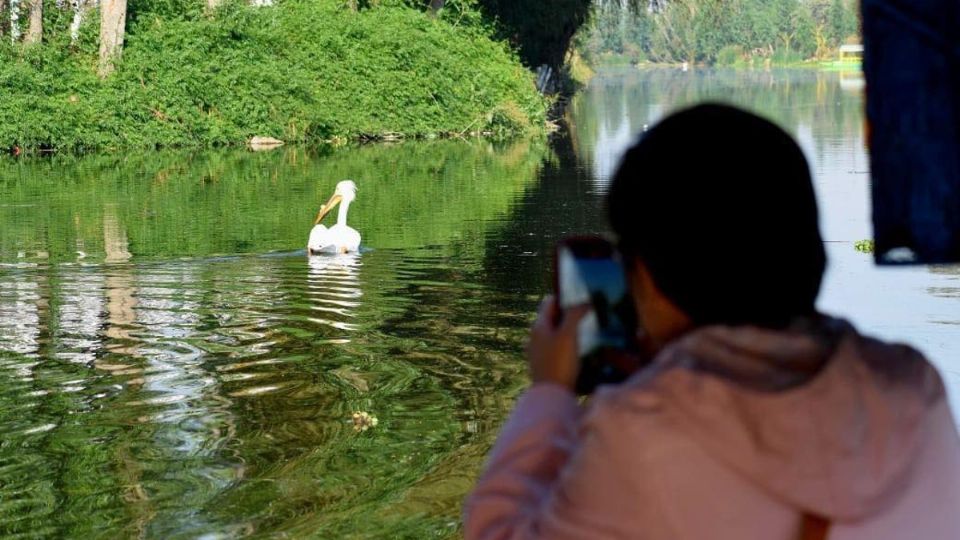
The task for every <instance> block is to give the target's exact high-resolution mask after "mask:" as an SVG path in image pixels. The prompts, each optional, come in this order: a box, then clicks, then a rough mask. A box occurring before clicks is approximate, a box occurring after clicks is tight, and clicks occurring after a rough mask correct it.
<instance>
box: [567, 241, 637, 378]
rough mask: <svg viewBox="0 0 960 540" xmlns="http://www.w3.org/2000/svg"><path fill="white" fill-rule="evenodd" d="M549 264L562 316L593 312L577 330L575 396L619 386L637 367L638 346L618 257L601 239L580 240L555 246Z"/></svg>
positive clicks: (631, 305) (634, 319)
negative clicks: (585, 308)
mask: <svg viewBox="0 0 960 540" xmlns="http://www.w3.org/2000/svg"><path fill="white" fill-rule="evenodd" d="M554 260H555V268H554V279H555V287H554V288H555V290H556V294H557V301H558V303H559V305H560V311H561V317H562V314H563V312H564V311H565V310H567V309H569V308H571V307H574V306H578V305H582V304H590V306H591V308H592V309H591V310H590V312H589V313H588V314H587V315H586V316H585V317H584V318H583V320H582V321H581V322H580V326H579V328H578V329H577V346H578V348H579V350H578V353H579V357H580V375H579V377H578V379H577V384H576V391H577V393H579V394H590V393H592V392H593V390H594V389H595V388H596V387H597V386H598V385H601V384H615V383H619V382H622V381H624V380H625V379H626V378H627V377H629V376H630V375H631V374H632V373H633V372H634V371H636V370H637V369H638V368H639V354H638V352H639V347H638V344H637V338H636V335H637V316H636V310H635V307H634V303H633V297H632V295H631V294H630V287H629V282H628V280H627V274H626V269H625V268H624V265H623V261H622V259H621V257H620V254H619V252H618V251H617V250H616V248H615V247H614V245H613V244H612V243H611V242H610V241H608V240H606V239H605V238H603V237H599V236H580V237H572V238H567V239H565V240H563V241H561V242H560V243H559V244H557V250H556V257H555V259H554Z"/></svg>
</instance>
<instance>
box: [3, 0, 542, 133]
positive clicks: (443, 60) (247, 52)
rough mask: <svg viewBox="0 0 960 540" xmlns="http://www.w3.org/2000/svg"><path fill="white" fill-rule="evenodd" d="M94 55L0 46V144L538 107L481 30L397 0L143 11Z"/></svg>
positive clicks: (441, 118) (526, 81) (384, 122)
mask: <svg viewBox="0 0 960 540" xmlns="http://www.w3.org/2000/svg"><path fill="white" fill-rule="evenodd" d="M170 5H175V2H172V3H171V4H170ZM188 15H189V14H188ZM89 30H94V29H88V33H89ZM81 45H82V44H81ZM95 63H96V53H95V47H89V48H88V47H85V46H81V47H79V48H71V47H70V46H69V45H68V44H66V43H64V44H56V43H51V44H49V45H45V46H42V47H31V48H29V50H27V49H23V50H21V49H18V48H13V47H11V46H9V45H0V95H2V96H4V99H2V100H0V148H3V147H10V146H13V145H20V146H24V147H28V148H29V147H33V148H36V147H51V148H72V149H86V148H103V147H121V146H136V147H156V146H189V145H226V144H234V143H240V142H242V141H245V140H246V139H248V138H250V137H251V136H254V135H266V136H273V137H277V138H280V139H283V140H286V141H307V140H317V139H331V138H343V137H346V138H358V137H362V136H376V135H378V134H381V133H387V132H390V133H400V134H403V135H406V136H417V135H424V134H430V133H460V132H463V131H466V130H476V131H496V132H498V133H505V132H507V131H509V132H516V131H523V130H528V129H534V128H536V127H537V126H541V125H542V124H543V121H544V118H545V112H544V102H543V100H542V98H541V96H540V95H539V94H538V93H537V92H536V89H535V88H534V84H533V76H532V74H530V73H529V72H528V71H527V70H526V69H524V68H523V67H522V65H521V64H520V62H519V61H518V59H517V58H516V55H515V54H514V53H513V52H512V51H511V50H510V49H509V48H508V47H507V46H506V45H505V44H503V43H501V42H497V41H495V40H493V39H492V38H491V37H490V32H489V29H486V28H485V27H483V26H482V25H466V26H455V25H454V24H451V23H449V22H447V21H445V20H443V19H434V18H431V17H430V16H429V15H427V14H426V13H424V12H422V11H420V10H415V9H411V8H408V7H405V6H402V5H380V6H377V7H373V8H369V9H363V10H360V11H357V12H354V11H351V10H349V9H345V8H344V6H343V3H342V2H340V1H337V0H289V1H287V2H283V3H281V4H279V5H277V6H276V7H272V8H251V7H246V6H244V5H242V4H239V3H231V4H227V5H225V6H223V7H222V8H220V9H219V10H217V12H216V14H215V16H213V17H193V16H184V17H182V18H169V17H163V16H160V15H155V14H154V15H149V17H148V16H147V15H142V16H140V17H139V18H138V19H137V24H136V26H135V27H133V28H132V29H131V33H130V34H129V36H128V39H127V43H126V47H125V50H124V53H123V59H122V61H121V62H120V64H119V66H118V69H117V71H116V73H115V74H114V75H113V76H111V77H110V78H109V79H107V80H106V81H100V80H99V79H97V78H96V76H95V75H94V66H95ZM505 104H510V105H509V106H510V110H511V113H510V114H509V115H504V114H503V113H502V109H503V107H505V106H506V105H505Z"/></svg>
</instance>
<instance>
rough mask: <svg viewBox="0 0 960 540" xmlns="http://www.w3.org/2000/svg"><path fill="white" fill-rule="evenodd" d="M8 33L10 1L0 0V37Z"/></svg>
mask: <svg viewBox="0 0 960 540" xmlns="http://www.w3.org/2000/svg"><path fill="white" fill-rule="evenodd" d="M9 33H10V0H0V37H4V36H6V35H7V34H9Z"/></svg>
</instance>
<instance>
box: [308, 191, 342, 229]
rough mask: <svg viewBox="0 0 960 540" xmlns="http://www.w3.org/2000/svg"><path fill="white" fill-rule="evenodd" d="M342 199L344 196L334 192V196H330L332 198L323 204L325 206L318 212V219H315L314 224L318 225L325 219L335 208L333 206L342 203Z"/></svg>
mask: <svg viewBox="0 0 960 540" xmlns="http://www.w3.org/2000/svg"><path fill="white" fill-rule="evenodd" d="M342 199H343V197H342V196H340V195H338V194H336V193H334V194H333V196H332V197H330V200H328V201H327V202H326V203H324V204H323V206H321V207H320V212H318V213H317V219H315V220H314V221H313V224H314V225H317V224H319V223H320V222H321V221H323V218H325V217H326V216H327V214H329V213H330V211H331V210H333V207H335V206H336V205H338V204H340V201H341V200H342Z"/></svg>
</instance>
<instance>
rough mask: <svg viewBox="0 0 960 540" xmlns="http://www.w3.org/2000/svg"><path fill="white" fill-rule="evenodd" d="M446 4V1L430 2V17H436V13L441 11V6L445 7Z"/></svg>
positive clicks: (432, 0)
mask: <svg viewBox="0 0 960 540" xmlns="http://www.w3.org/2000/svg"><path fill="white" fill-rule="evenodd" d="M446 3H447V0H430V15H431V16H433V17H436V16H437V12H438V11H440V10H441V9H443V6H444V5H446ZM421 5H422V4H421Z"/></svg>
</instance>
